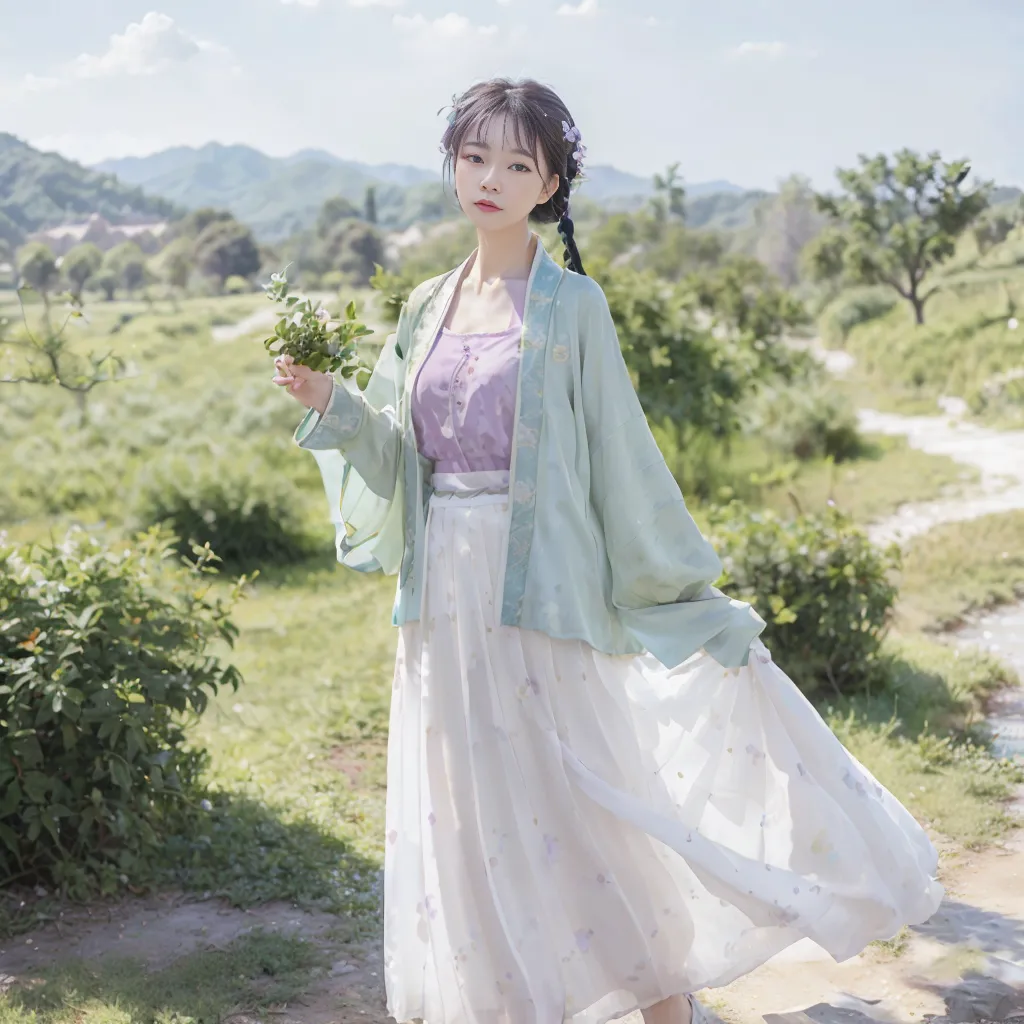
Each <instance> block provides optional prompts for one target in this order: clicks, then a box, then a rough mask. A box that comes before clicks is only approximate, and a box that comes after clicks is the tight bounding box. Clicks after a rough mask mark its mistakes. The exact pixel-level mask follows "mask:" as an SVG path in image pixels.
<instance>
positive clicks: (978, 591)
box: [898, 511, 1024, 632]
mask: <svg viewBox="0 0 1024 1024" xmlns="http://www.w3.org/2000/svg"><path fill="white" fill-rule="evenodd" d="M1021 596H1024V511H1017V512H1000V513H995V514H992V515H987V516H982V517H980V518H978V519H971V520H967V521H965V522H959V523H946V524H943V525H941V526H937V527H935V528H933V529H932V530H929V531H928V532H927V533H925V534H923V535H921V536H919V537H916V538H914V539H913V540H912V541H911V542H910V544H909V546H908V547H907V549H906V551H905V553H904V560H903V569H902V572H901V580H900V601H899V606H898V624H899V628H900V629H901V631H903V632H907V631H912V630H920V629H925V630H941V629H950V628H952V627H954V626H957V625H960V624H961V623H962V622H963V620H964V617H965V616H966V615H968V614H969V613H971V612H977V611H979V610H982V609H986V608H990V607H992V606H994V605H997V604H1003V603H1006V602H1008V601H1013V600H1014V599H1015V598H1018V597H1021Z"/></svg>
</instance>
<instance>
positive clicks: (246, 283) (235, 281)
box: [224, 274, 253, 295]
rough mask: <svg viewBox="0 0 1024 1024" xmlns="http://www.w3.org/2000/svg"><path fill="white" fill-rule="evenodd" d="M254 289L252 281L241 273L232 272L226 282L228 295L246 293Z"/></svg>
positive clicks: (225, 287) (225, 286) (225, 291)
mask: <svg viewBox="0 0 1024 1024" xmlns="http://www.w3.org/2000/svg"><path fill="white" fill-rule="evenodd" d="M252 290H253V286H252V281H250V280H249V279H248V278H245V277H242V276H241V275H239V274H231V275H229V277H228V279H227V280H226V281H225V282H224V293H225V294H226V295H246V294H248V293H249V292H251V291H252Z"/></svg>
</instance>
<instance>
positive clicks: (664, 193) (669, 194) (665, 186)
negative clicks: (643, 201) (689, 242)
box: [651, 161, 686, 223]
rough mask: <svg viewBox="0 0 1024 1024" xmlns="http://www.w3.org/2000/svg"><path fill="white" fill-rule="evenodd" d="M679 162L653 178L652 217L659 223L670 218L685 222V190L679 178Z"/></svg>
mask: <svg viewBox="0 0 1024 1024" xmlns="http://www.w3.org/2000/svg"><path fill="white" fill-rule="evenodd" d="M678 172H679V162H678V161H676V163H674V164H672V165H671V166H670V167H669V168H668V170H667V171H666V172H665V174H664V175H661V174H655V176H654V198H653V199H652V200H651V206H652V207H653V208H654V215H655V217H656V218H657V220H658V221H659V222H661V223H665V221H667V220H668V219H669V217H670V216H672V217H675V218H677V219H678V220H680V221H683V220H686V189H685V188H683V182H682V179H681V178H680V177H679V173H678Z"/></svg>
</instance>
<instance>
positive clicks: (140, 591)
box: [0, 528, 245, 898]
mask: <svg viewBox="0 0 1024 1024" xmlns="http://www.w3.org/2000/svg"><path fill="white" fill-rule="evenodd" d="M171 551H172V548H171V545H170V543H169V541H168V538H167V536H166V534H163V533H162V531H159V530H151V531H148V532H146V533H145V534H143V535H140V536H139V537H138V538H137V540H136V542H135V543H134V544H133V545H125V544H123V543H119V544H117V545H116V548H114V547H110V548H106V547H103V546H102V545H101V544H100V543H99V542H97V541H96V540H95V539H93V538H92V537H90V536H88V535H86V534H85V533H84V531H82V530H81V529H80V528H73V529H72V531H70V532H69V533H68V534H67V536H66V538H65V540H64V542H63V543H62V544H55V543H53V542H52V541H51V543H50V545H49V546H43V545H32V546H29V547H28V548H26V549H18V548H16V547H14V546H11V545H7V544H5V543H4V542H3V537H2V536H0V727H2V731H0V886H2V885H3V884H4V883H5V882H11V881H12V880H15V879H17V880H18V881H20V882H26V881H27V882H30V883H33V884H38V883H43V884H47V885H49V886H52V887H54V888H58V889H60V890H61V892H62V893H63V894H65V895H71V896H72V897H73V898H80V897H85V896H86V895H88V894H89V893H94V892H95V891H97V889H98V890H99V891H101V892H105V893H106V892H113V891H115V890H117V889H118V888H119V885H118V883H119V882H120V883H121V884H125V883H128V882H130V881H138V880H140V879H141V878H143V877H144V876H146V874H147V870H148V868H149V866H151V865H152V864H154V863H155V855H156V853H157V852H158V850H159V848H160V846H161V843H162V833H163V832H164V831H165V830H166V829H167V828H168V827H169V826H171V823H172V822H174V821H177V820H179V816H180V813H183V812H185V811H187V805H188V802H189V800H190V799H191V798H192V797H193V796H194V790H195V786H196V781H197V777H198V775H199V773H200V772H201V770H202V769H203V768H204V766H205V757H206V755H205V754H204V752H203V751H202V750H197V749H195V748H190V747H187V746H186V745H185V740H186V732H185V728H184V725H185V718H184V716H185V715H186V714H187V713H189V712H192V713H194V714H195V715H199V714H201V713H202V712H203V711H204V710H205V708H206V706H207V701H208V699H209V695H210V694H215V693H216V692H217V691H218V689H219V688H220V687H222V686H231V687H232V688H234V689H236V690H237V688H238V685H239V683H240V682H241V677H240V675H239V673H238V671H237V669H235V668H234V666H231V665H226V666H225V665H222V664H221V663H220V662H219V661H218V659H217V658H215V657H212V656H211V655H210V654H209V653H208V652H207V647H208V645H209V644H210V642H211V641H213V640H215V639H221V640H224V641H227V643H228V644H229V645H230V644H233V643H234V639H235V637H236V636H237V628H236V627H235V626H234V624H233V623H232V622H231V621H230V619H229V618H228V615H229V612H230V610H231V607H232V606H233V604H234V603H235V601H236V600H237V598H238V597H239V596H240V593H241V588H242V586H243V584H244V582H245V579H244V577H243V578H241V579H240V580H238V581H236V584H235V586H234V587H233V589H232V590H231V592H230V594H229V595H228V597H227V599H224V598H217V599H216V600H211V599H210V598H209V597H208V591H209V587H208V586H206V585H203V584H202V581H200V580H199V579H197V576H199V575H200V574H205V573H210V572H214V571H215V570H214V569H213V567H212V566H211V565H210V564H209V562H210V561H211V559H213V558H215V557H216V556H214V555H213V554H212V553H211V552H209V551H206V552H200V553H199V557H198V558H197V559H196V560H195V561H194V563H190V564H189V568H188V570H187V571H182V570H180V569H178V570H176V571H172V569H171V567H170V566H169V565H168V558H169V556H170V554H171ZM171 830H172V831H174V829H173V828H172V829H171Z"/></svg>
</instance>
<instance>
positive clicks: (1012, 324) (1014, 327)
mask: <svg viewBox="0 0 1024 1024" xmlns="http://www.w3.org/2000/svg"><path fill="white" fill-rule="evenodd" d="M1006 326H1007V327H1009V328H1010V330H1011V331H1015V330H1017V318H1016V317H1015V316H1011V317H1010V319H1009V320H1007V321H1006Z"/></svg>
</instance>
